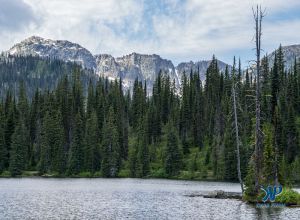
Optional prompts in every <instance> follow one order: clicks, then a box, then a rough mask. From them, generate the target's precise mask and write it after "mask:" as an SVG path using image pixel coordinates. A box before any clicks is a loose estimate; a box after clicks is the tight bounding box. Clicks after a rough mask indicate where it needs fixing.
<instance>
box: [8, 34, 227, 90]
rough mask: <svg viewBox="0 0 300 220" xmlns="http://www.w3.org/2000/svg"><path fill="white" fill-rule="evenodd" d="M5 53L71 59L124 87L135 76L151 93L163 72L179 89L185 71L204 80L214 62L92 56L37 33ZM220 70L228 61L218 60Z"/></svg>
mask: <svg viewBox="0 0 300 220" xmlns="http://www.w3.org/2000/svg"><path fill="white" fill-rule="evenodd" d="M6 54H9V55H13V56H27V55H32V56H38V57H50V58H56V59H59V60H63V61H71V62H75V63H77V64H80V65H81V66H83V67H84V68H86V69H92V70H93V71H94V72H95V73H96V74H97V75H100V76H103V77H108V78H109V79H110V80H114V79H119V78H121V79H122V81H123V86H124V88H126V89H130V90H132V88H133V83H134V80H135V79H136V78H138V79H139V80H142V81H144V80H145V81H146V82H147V90H148V93H149V94H151V92H152V85H153V83H154V81H155V79H156V77H157V75H158V74H159V72H160V71H162V72H163V73H165V74H167V75H169V76H170V79H171V81H172V82H173V81H175V86H176V87H177V89H179V87H180V83H181V78H182V75H183V74H184V73H186V74H187V75H188V76H189V74H190V72H191V70H192V71H193V72H197V71H198V70H199V73H200V75H201V79H202V80H204V79H205V73H206V69H207V68H208V66H209V63H210V62H211V61H205V60H204V61H198V62H192V61H190V62H182V63H180V64H179V65H178V66H174V64H173V63H172V61H170V60H167V59H163V58H161V57H160V56H159V55H156V54H152V55H145V54H138V53H131V54H129V55H125V56H122V57H117V58H115V57H113V56H111V55H109V54H99V55H93V54H92V53H91V52H90V51H88V50H87V49H85V48H84V47H82V46H80V45H79V44H76V43H72V42H69V41H65V40H50V39H44V38H41V37H37V36H32V37H29V38H27V39H25V40H23V41H21V42H20V43H18V44H16V45H14V46H13V47H12V48H11V49H10V50H8V51H7V52H6ZM218 63H219V67H220V70H221V71H224V70H225V67H226V64H225V63H223V62H222V61H218Z"/></svg>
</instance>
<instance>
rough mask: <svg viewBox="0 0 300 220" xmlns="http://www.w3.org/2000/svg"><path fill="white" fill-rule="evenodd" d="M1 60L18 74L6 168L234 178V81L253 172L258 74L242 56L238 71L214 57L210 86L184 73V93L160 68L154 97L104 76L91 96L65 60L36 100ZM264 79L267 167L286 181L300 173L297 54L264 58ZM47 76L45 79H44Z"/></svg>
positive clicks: (3, 148) (2, 152)
mask: <svg viewBox="0 0 300 220" xmlns="http://www.w3.org/2000/svg"><path fill="white" fill-rule="evenodd" d="M20 59H21V58H20ZM32 59H33V61H34V62H35V60H34V59H35V58H32ZM25 60H26V59H25ZM20 62H21V61H20ZM36 62H37V64H36V65H38V63H39V61H38V60H37V61H36ZM47 62H49V65H50V66H51V67H52V68H54V69H53V71H51V72H57V73H58V72H61V71H60V70H59V71H58V70H57V68H62V66H64V64H62V63H60V62H58V61H55V62H53V61H47ZM54 64H55V65H54ZM9 65H10V64H9V63H2V64H1V66H2V67H3V66H9ZM20 66H21V67H22V68H25V66H24V65H21V64H20ZM2 67H1V68H0V69H1V74H0V76H1V83H2V84H1V85H5V83H4V82H6V81H7V78H5V77H11V75H12V76H15V77H17V76H18V77H19V78H16V79H17V80H16V81H18V82H19V89H18V95H17V97H15V96H14V93H12V92H10V91H9V90H8V92H7V93H6V95H5V98H4V99H3V100H2V102H1V103H0V172H3V175H4V174H5V175H6V174H9V175H12V176H16V175H21V174H22V173H23V174H24V173H26V172H27V171H38V174H39V175H55V176H103V177H117V176H119V177H125V176H126V177H127V176H130V177H172V178H173V177H174V178H186V179H219V180H229V181H236V180H237V165H236V164H237V163H236V160H237V158H236V151H235V150H236V138H235V134H234V132H235V130H234V127H233V124H234V114H233V110H234V109H233V94H232V88H233V86H234V87H235V88H236V91H237V94H236V101H237V117H238V127H239V141H240V148H241V149H240V155H241V171H242V177H243V178H244V179H245V177H246V175H247V174H248V176H251V169H248V167H250V168H251V166H249V165H248V164H249V160H250V157H251V155H252V154H253V151H254V129H253V127H254V126H255V99H254V95H255V91H254V90H255V76H254V75H252V74H251V72H250V71H245V73H244V72H243V71H242V69H241V65H239V64H236V62H235V61H234V63H233V66H232V69H231V71H230V72H229V70H228V68H227V69H226V70H225V72H220V71H219V69H218V65H217V61H216V59H215V58H213V61H212V62H211V64H210V66H209V68H208V70H207V73H206V82H205V84H203V83H202V82H201V80H200V77H199V74H198V73H197V72H191V73H190V77H186V76H185V75H184V77H183V79H182V83H181V92H180V94H177V93H176V91H175V83H174V82H172V81H171V80H170V78H169V77H168V76H167V75H164V74H163V73H161V74H159V76H158V78H157V79H156V81H155V83H154V85H153V92H152V94H153V95H152V96H147V94H146V91H147V90H146V89H145V82H139V81H137V80H136V81H135V83H134V89H133V94H129V93H125V92H123V90H122V82H120V81H118V80H116V81H109V80H108V79H103V78H99V80H98V81H97V82H96V83H95V82H94V81H93V80H91V81H90V83H89V86H88V92H87V95H85V94H84V91H83V90H84V89H83V88H84V86H83V84H82V80H81V79H80V77H81V76H82V71H81V70H80V69H79V68H74V66H73V68H67V67H68V66H67V65H66V66H64V68H63V69H64V71H63V74H65V76H64V77H61V79H60V80H59V82H58V83H55V82H51V83H53V84H51V86H49V87H48V88H49V90H47V89H45V88H47V87H46V86H42V87H43V88H44V90H36V91H35V94H34V95H33V96H32V99H29V96H28V92H29V93H30V92H31V91H32V88H33V87H37V84H34V83H32V84H31V83H30V82H31V81H29V82H28V81H26V78H24V76H21V74H18V73H17V72H15V71H13V70H11V69H9V68H8V67H7V69H5V68H2ZM8 71H9V73H11V75H9V74H8ZM40 71H41V72H45V73H47V71H50V70H49V69H48V68H46V69H43V68H42V69H41V70H40ZM25 72H28V71H25ZM29 72H30V71H29ZM71 73H72V77H70V75H71ZM31 74H36V73H35V72H34V71H33V72H31ZM40 76H42V74H40ZM49 77H50V76H49ZM5 80H6V81H5ZM261 80H262V81H261V82H262V88H261V89H262V131H263V134H264V139H263V142H264V144H263V145H264V148H263V163H264V170H263V174H264V176H268V177H272V175H274V170H279V180H280V182H281V183H282V184H283V183H284V182H292V181H300V155H299V154H300V147H299V143H300V136H299V132H300V70H299V65H298V64H297V62H296V60H295V64H294V68H293V69H292V70H290V71H288V72H287V71H285V67H284V58H283V54H282V51H281V48H279V50H278V51H277V52H276V58H275V62H274V65H273V66H271V67H269V66H268V62H267V59H264V60H263V62H262V79H261ZM49 81H51V79H50V78H43V80H41V81H39V82H41V83H44V82H45V83H46V82H49ZM24 82H26V83H24ZM34 82H36V81H34ZM47 85H48V84H47ZM52 86H53V89H50V88H51V87H52ZM54 86H55V87H54ZM28 87H30V89H28ZM2 88H3V86H1V89H2ZM16 100H17V101H16ZM275 160H276V161H275ZM275 166H276V167H277V168H278V169H274V167H275ZM25 171H26V172H25ZM248 171H249V172H248ZM246 179H247V178H246Z"/></svg>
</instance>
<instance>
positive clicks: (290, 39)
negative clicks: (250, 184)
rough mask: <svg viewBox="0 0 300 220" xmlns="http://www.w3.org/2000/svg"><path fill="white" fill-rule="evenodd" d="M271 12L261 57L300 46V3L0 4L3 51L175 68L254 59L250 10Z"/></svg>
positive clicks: (11, 0)
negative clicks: (148, 59)
mask: <svg viewBox="0 0 300 220" xmlns="http://www.w3.org/2000/svg"><path fill="white" fill-rule="evenodd" d="M256 4H261V5H262V7H263V8H265V9H266V16H265V17H264V20H263V36H262V48H263V49H264V51H263V53H270V52H272V51H273V50H274V49H276V48H277V47H278V46H279V45H280V44H282V45H291V44H300V13H299V12H300V0H0V6H1V7H0V51H5V50H8V49H9V48H11V47H12V46H13V45H14V44H16V43H18V42H20V41H22V40H23V39H25V38H28V37H30V36H32V35H37V36H40V37H43V38H47V39H54V40H69V41H72V42H75V43H78V44H80V45H81V46H83V47H85V48H87V49H88V50H90V51H91V52H92V53H93V54H103V53H106V54H111V55H113V56H115V57H118V56H123V55H126V54H129V53H132V52H137V53H143V54H159V55H160V56H161V57H162V58H165V59H169V60H172V61H173V63H174V64H178V63H179V62H187V61H190V60H192V61H198V60H207V59H211V57H212V55H213V54H215V55H216V57H217V58H218V59H220V60H222V61H224V62H226V63H229V64H231V63H232V60H233V56H236V57H237V58H238V57H240V58H241V60H242V65H243V66H247V65H248V63H249V61H250V60H253V59H254V58H255V53H254V50H253V48H254V46H255V44H254V41H253V36H254V22H253V14H252V7H253V6H255V5H256Z"/></svg>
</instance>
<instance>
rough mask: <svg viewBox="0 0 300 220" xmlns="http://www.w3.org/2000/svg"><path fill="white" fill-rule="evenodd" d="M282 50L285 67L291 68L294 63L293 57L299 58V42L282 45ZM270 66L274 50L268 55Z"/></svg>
mask: <svg viewBox="0 0 300 220" xmlns="http://www.w3.org/2000/svg"><path fill="white" fill-rule="evenodd" d="M282 52H283V56H284V60H285V67H286V68H287V69H289V68H291V67H292V66H293V65H294V62H295V57H296V58H298V59H299V58H300V44H296V45H289V46H282ZM268 59H269V64H270V67H272V66H273V63H274V59H275V51H273V52H272V53H271V54H269V55H268Z"/></svg>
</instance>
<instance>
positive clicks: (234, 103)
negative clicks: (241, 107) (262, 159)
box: [232, 84, 244, 193]
mask: <svg viewBox="0 0 300 220" xmlns="http://www.w3.org/2000/svg"><path fill="white" fill-rule="evenodd" d="M232 95H233V110H234V126H235V138H236V158H237V173H238V179H239V182H240V184H241V189H242V193H244V186H243V180H242V175H241V161H240V140H239V127H238V120H237V111H236V106H237V105H236V93H235V85H234V84H233V85H232Z"/></svg>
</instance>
